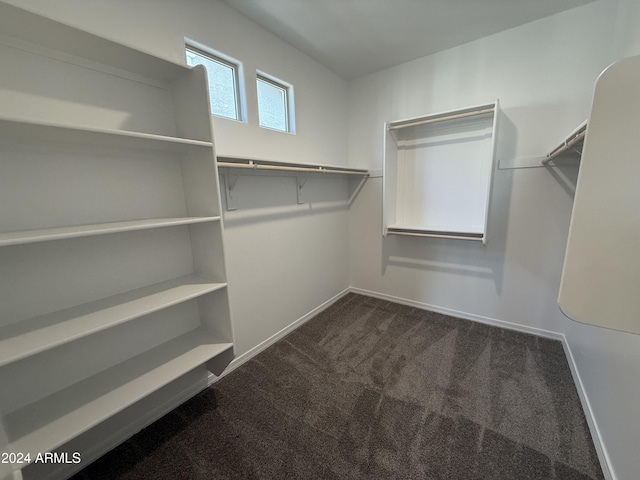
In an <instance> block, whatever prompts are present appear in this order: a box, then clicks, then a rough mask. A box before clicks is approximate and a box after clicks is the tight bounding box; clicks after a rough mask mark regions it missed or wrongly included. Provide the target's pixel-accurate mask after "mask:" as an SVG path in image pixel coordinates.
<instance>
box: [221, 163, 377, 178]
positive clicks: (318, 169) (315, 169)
mask: <svg viewBox="0 0 640 480" xmlns="http://www.w3.org/2000/svg"><path fill="white" fill-rule="evenodd" d="M218 167H219V168H245V169H250V170H280V171H285V172H307V173H333V174H344V175H365V176H368V175H369V172H368V171H367V170H356V169H344V170H341V169H337V168H331V167H322V166H308V167H299V166H294V165H270V164H268V163H257V162H254V161H253V160H250V161H249V162H248V163H240V162H218Z"/></svg>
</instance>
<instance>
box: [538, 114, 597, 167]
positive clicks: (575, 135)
mask: <svg viewBox="0 0 640 480" xmlns="http://www.w3.org/2000/svg"><path fill="white" fill-rule="evenodd" d="M586 134H587V122H586V121H585V122H583V123H582V124H581V125H580V126H579V127H578V128H577V129H576V130H575V131H573V132H572V133H571V135H569V136H568V137H567V139H566V140H565V141H564V142H562V144H561V145H559V146H557V147H556V148H554V149H553V150H552V151H551V152H549V153H548V154H547V158H545V159H544V160H542V164H543V165H546V164H547V163H549V162H550V161H551V160H553V159H554V158H556V157H557V156H559V155H561V154H563V153H564V152H566V151H567V150H574V151H575V152H576V153H579V154H582V152H580V151H578V150H576V146H577V145H580V144H581V143H583V142H584V137H585V135H586Z"/></svg>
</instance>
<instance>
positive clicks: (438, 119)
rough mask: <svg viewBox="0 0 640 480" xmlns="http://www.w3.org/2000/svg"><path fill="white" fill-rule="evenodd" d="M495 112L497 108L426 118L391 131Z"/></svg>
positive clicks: (395, 127) (404, 124) (398, 125)
mask: <svg viewBox="0 0 640 480" xmlns="http://www.w3.org/2000/svg"><path fill="white" fill-rule="evenodd" d="M494 111H495V107H491V108H483V109H481V110H474V111H472V112H462V113H454V114H451V115H444V116H441V117H431V118H425V119H423V120H416V121H414V122H409V123H399V124H396V125H389V127H388V128H389V130H398V129H400V128H407V127H416V126H418V125H426V124H427V123H436V122H444V121H446V120H455V119H458V118H466V117H474V116H476V115H484V114H485V113H493V112H494Z"/></svg>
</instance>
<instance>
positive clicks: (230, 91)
mask: <svg viewBox="0 0 640 480" xmlns="http://www.w3.org/2000/svg"><path fill="white" fill-rule="evenodd" d="M187 64H188V65H191V66H193V65H204V66H205V67H206V69H207V75H208V79H209V97H210V98H211V113H213V114H214V115H219V116H221V117H226V118H232V119H234V120H240V118H239V115H238V97H237V87H236V72H235V69H234V68H233V67H232V66H231V65H228V64H226V63H223V62H218V61H216V60H215V59H213V58H211V57H208V56H205V55H201V54H200V53H198V52H194V51H191V50H187Z"/></svg>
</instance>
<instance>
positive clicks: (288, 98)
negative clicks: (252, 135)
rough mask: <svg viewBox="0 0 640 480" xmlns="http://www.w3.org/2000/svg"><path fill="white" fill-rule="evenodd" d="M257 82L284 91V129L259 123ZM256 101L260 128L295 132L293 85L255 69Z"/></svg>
mask: <svg viewBox="0 0 640 480" xmlns="http://www.w3.org/2000/svg"><path fill="white" fill-rule="evenodd" d="M258 82H263V83H266V84H268V85H271V86H273V87H275V88H278V89H281V90H282V91H283V92H284V107H285V108H284V114H285V125H286V130H281V129H279V128H273V127H269V126H266V125H262V124H261V123H260V101H259V96H258ZM256 103H257V105H258V126H259V127H260V128H266V129H267V130H273V131H275V132H282V133H290V134H295V133H296V132H295V109H294V101H293V85H291V84H290V83H287V82H285V81H283V80H280V79H279V78H276V77H274V76H273V75H269V74H268V73H265V72H263V71H260V70H256Z"/></svg>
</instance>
